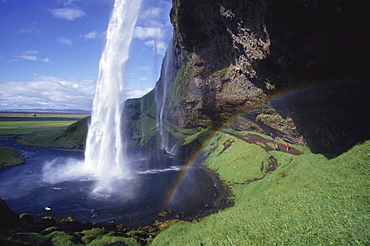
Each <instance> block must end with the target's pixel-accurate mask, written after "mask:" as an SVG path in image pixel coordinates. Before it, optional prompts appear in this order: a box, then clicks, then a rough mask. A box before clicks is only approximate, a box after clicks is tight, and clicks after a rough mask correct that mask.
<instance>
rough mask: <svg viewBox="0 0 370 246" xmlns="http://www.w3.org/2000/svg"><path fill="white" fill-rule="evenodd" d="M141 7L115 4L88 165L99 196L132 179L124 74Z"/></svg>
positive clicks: (125, 1) (133, 0) (131, 0)
mask: <svg viewBox="0 0 370 246" xmlns="http://www.w3.org/2000/svg"><path fill="white" fill-rule="evenodd" d="M140 5H141V0H115V3H114V7H113V12H112V16H111V19H110V22H109V25H108V30H107V37H106V39H107V40H106V45H105V49H104V51H103V53H102V57H101V59H100V64H99V74H98V79H97V84H96V90H95V96H94V101H93V108H92V113H91V122H90V125H89V130H88V134H87V140H86V150H85V162H84V168H85V169H86V170H88V172H91V173H92V174H93V175H94V177H95V178H96V179H97V181H98V182H97V187H96V188H95V191H96V192H109V191H110V190H111V189H112V187H111V185H112V182H114V180H117V179H123V178H125V177H128V175H129V168H128V166H127V162H126V161H125V155H124V148H125V147H124V141H123V139H122V120H121V119H122V115H123V114H122V111H123V103H124V101H123V89H124V77H123V74H124V70H125V63H126V61H127V60H128V58H129V49H130V43H131V40H132V36H133V31H134V26H135V23H136V21H137V18H138V15H139V9H140Z"/></svg>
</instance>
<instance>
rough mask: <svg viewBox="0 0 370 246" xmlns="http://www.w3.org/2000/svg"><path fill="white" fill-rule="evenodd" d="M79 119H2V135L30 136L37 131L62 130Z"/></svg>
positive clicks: (0, 132)
mask: <svg viewBox="0 0 370 246" xmlns="http://www.w3.org/2000/svg"><path fill="white" fill-rule="evenodd" d="M77 120H79V118H62V117H45V118H41V117H40V118H30V117H15V118H7V117H1V118H0V134H2V135H5V134H29V133H32V132H36V131H50V130H54V131H55V130H62V129H65V128H66V127H67V126H69V125H70V124H72V123H74V122H76V121H77Z"/></svg>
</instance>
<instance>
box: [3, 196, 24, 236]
mask: <svg viewBox="0 0 370 246" xmlns="http://www.w3.org/2000/svg"><path fill="white" fill-rule="evenodd" d="M20 224H21V220H20V218H19V216H18V215H17V214H16V213H14V212H13V211H12V210H11V209H10V208H9V207H8V205H7V204H6V202H5V201H3V200H2V199H0V229H7V228H15V227H18V226H19V225H20Z"/></svg>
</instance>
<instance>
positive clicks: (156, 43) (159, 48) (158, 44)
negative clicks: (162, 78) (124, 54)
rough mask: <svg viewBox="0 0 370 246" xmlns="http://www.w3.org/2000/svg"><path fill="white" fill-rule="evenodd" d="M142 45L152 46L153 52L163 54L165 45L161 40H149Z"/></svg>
mask: <svg viewBox="0 0 370 246" xmlns="http://www.w3.org/2000/svg"><path fill="white" fill-rule="evenodd" d="M144 45H146V46H149V47H152V48H153V50H154V53H155V54H161V55H165V53H166V49H167V45H166V44H165V43H164V41H161V40H149V41H146V42H145V43H144Z"/></svg>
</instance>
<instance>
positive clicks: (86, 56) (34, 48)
mask: <svg viewBox="0 0 370 246" xmlns="http://www.w3.org/2000/svg"><path fill="white" fill-rule="evenodd" d="M171 3H172V1H171V0H142V6H141V10H140V16H139V19H138V22H137V24H136V27H135V31H134V38H133V41H132V46H131V51H130V58H129V61H128V64H127V74H126V76H125V80H126V82H125V88H126V95H125V96H126V97H127V98H132V97H134V98H136V97H140V96H142V95H143V94H145V93H147V92H148V91H150V90H151V89H152V88H153V87H154V85H155V82H156V81H157V80H158V77H159V74H160V67H161V63H162V59H163V56H164V53H165V50H166V49H167V46H168V42H169V39H170V38H171V36H172V26H171V24H170V20H169V12H170V8H171ZM113 4H114V0H0V111H5V110H13V109H18V110H20V109H29V110H32V109H81V110H87V111H89V110H91V105H92V100H93V94H94V90H95V83H96V79H97V75H98V68H99V60H100V56H101V54H102V51H103V49H104V45H105V35H106V34H105V32H106V29H107V27H108V23H109V19H110V16H111V12H112V9H113Z"/></svg>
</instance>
